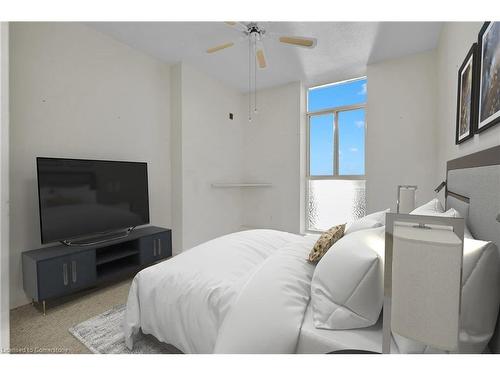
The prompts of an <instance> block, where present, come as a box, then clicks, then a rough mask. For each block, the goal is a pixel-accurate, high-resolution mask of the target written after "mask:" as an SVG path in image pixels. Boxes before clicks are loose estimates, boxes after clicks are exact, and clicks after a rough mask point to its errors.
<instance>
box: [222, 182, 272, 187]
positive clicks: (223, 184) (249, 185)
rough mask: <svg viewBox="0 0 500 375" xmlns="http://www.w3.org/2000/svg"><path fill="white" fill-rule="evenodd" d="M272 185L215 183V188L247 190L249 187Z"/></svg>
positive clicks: (268, 185) (269, 185)
mask: <svg viewBox="0 0 500 375" xmlns="http://www.w3.org/2000/svg"><path fill="white" fill-rule="evenodd" d="M271 186H273V185H272V184H269V183H229V182H217V183H213V184H212V187H213V188H247V187H271Z"/></svg>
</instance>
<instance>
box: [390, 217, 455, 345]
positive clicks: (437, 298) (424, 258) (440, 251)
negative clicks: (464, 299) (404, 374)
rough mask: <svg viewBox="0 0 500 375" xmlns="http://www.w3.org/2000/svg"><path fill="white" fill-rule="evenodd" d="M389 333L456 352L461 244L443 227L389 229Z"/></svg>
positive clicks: (403, 226) (408, 226)
mask: <svg viewBox="0 0 500 375" xmlns="http://www.w3.org/2000/svg"><path fill="white" fill-rule="evenodd" d="M393 241H394V242H393V262H392V309H391V315H392V319H391V326H392V330H393V332H395V333H397V334H399V335H401V336H404V337H407V338H410V339H413V340H417V341H419V342H421V343H424V344H427V345H430V346H432V347H435V348H438V349H443V350H449V351H455V350H457V348H458V334H459V321H460V294H461V269H462V254H463V250H462V248H463V247H462V242H461V240H460V238H459V237H458V236H457V235H456V234H455V233H454V232H453V231H452V230H447V229H438V228H435V227H434V228H432V229H425V228H418V227H415V226H412V225H396V224H395V225H394V232H393Z"/></svg>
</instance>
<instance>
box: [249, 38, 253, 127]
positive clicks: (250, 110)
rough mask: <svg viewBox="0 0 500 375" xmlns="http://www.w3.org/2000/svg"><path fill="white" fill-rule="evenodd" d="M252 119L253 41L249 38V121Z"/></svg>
mask: <svg viewBox="0 0 500 375" xmlns="http://www.w3.org/2000/svg"><path fill="white" fill-rule="evenodd" d="M251 121H252V41H251V39H250V38H248V122H251Z"/></svg>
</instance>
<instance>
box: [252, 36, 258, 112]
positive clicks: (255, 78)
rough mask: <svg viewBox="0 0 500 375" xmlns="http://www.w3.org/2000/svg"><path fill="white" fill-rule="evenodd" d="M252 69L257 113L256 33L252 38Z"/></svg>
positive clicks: (254, 109) (255, 110)
mask: <svg viewBox="0 0 500 375" xmlns="http://www.w3.org/2000/svg"><path fill="white" fill-rule="evenodd" d="M253 71H254V85H253V89H254V108H253V111H254V113H257V35H254V39H253Z"/></svg>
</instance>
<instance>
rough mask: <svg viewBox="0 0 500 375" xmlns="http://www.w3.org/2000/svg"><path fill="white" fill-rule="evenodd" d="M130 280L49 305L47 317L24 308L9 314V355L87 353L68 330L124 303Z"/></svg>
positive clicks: (30, 308)
mask: <svg viewBox="0 0 500 375" xmlns="http://www.w3.org/2000/svg"><path fill="white" fill-rule="evenodd" d="M131 281H132V280H131V279H128V280H125V281H122V282H120V283H117V284H113V285H110V286H107V287H104V288H100V289H94V290H90V291H85V292H82V293H79V294H78V295H74V296H72V297H71V298H67V299H64V300H62V299H61V300H58V301H53V302H48V304H47V315H46V316H43V314H42V313H41V311H40V310H39V309H37V308H36V307H34V306H31V305H25V306H21V307H18V308H16V309H13V310H11V312H10V345H11V352H12V353H90V351H89V350H88V349H87V348H86V347H85V346H84V345H83V344H82V343H81V342H79V341H78V340H77V339H76V338H75V337H73V336H72V335H71V333H69V332H68V329H69V328H70V327H71V326H73V325H75V324H77V323H80V322H83V321H85V320H87V319H90V318H92V317H94V316H96V315H98V314H101V313H103V312H104V311H106V310H109V309H111V308H112V307H113V306H116V305H119V304H123V303H126V302H127V296H128V290H129V288H130V283H131Z"/></svg>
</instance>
